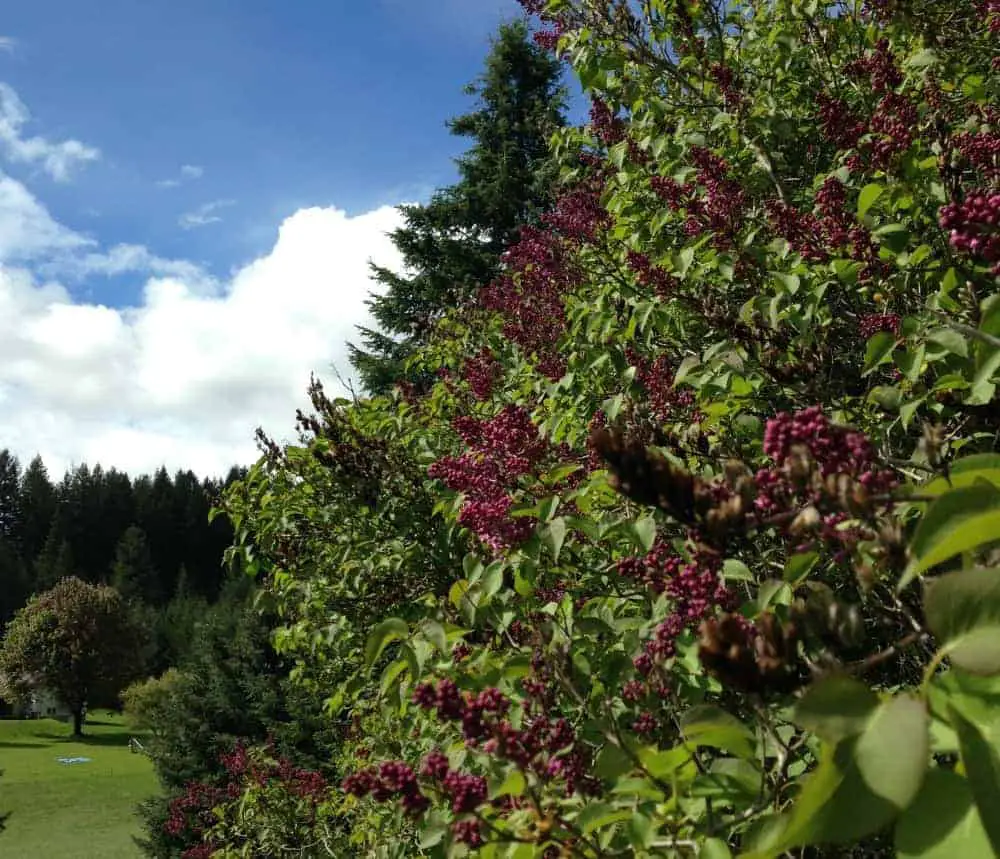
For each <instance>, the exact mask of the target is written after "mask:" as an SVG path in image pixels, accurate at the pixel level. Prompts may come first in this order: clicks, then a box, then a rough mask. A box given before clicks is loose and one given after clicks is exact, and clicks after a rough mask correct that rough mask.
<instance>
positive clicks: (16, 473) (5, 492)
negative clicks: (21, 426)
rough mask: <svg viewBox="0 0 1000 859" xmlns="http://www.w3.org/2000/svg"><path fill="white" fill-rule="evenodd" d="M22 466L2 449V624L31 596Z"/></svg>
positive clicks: (0, 486) (0, 458) (0, 619)
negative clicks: (25, 548)
mask: <svg viewBox="0 0 1000 859" xmlns="http://www.w3.org/2000/svg"><path fill="white" fill-rule="evenodd" d="M20 471H21V469H20V465H19V464H18V461H17V458H16V457H14V456H12V455H11V453H10V452H9V451H7V450H3V451H0V626H2V625H3V624H5V623H6V622H7V621H8V620H9V619H10V618H11V617H12V616H13V614H14V612H15V611H16V610H17V609H19V608H20V607H21V606H22V605H23V604H24V600H25V599H26V598H27V596H28V582H27V575H26V570H25V567H24V559H23V555H22V543H21V526H22V523H23V516H22V511H21V504H20Z"/></svg>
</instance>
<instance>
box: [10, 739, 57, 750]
mask: <svg viewBox="0 0 1000 859" xmlns="http://www.w3.org/2000/svg"><path fill="white" fill-rule="evenodd" d="M50 745H52V744H51V743H18V742H16V741H14V740H0V749H44V748H45V747H46V746H50Z"/></svg>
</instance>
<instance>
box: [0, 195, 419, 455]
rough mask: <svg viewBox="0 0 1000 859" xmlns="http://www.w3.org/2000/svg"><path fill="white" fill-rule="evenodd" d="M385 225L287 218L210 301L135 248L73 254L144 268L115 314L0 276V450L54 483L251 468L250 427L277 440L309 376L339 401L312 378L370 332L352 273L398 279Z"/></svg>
mask: <svg viewBox="0 0 1000 859" xmlns="http://www.w3.org/2000/svg"><path fill="white" fill-rule="evenodd" d="M0 187H2V186H0ZM43 211H44V210H43ZM399 225H400V217H399V213H398V212H397V211H396V210H395V209H394V208H392V207H388V206H386V207H382V208H379V209H376V210H375V211H371V212H368V213H365V214H361V215H357V216H353V217H349V216H348V215H346V214H345V213H344V212H343V211H340V210H338V209H334V208H310V209H302V210H300V211H298V212H296V213H295V214H294V215H292V216H291V217H289V218H287V219H286V220H285V221H284V223H283V224H282V225H281V227H280V229H279V231H278V237H277V241H276V242H275V244H274V246H273V248H272V250H271V251H270V252H269V253H268V254H266V255H265V256H262V257H261V258H259V259H257V260H255V261H254V262H252V263H250V264H249V265H247V266H245V267H243V268H242V269H240V270H239V271H237V272H236V273H235V274H234V275H233V277H232V278H231V279H230V280H229V281H228V282H226V283H225V284H213V285H211V288H208V287H206V283H205V281H204V279H203V277H202V276H201V274H200V272H199V271H198V269H197V267H194V266H192V267H191V268H190V269H189V270H185V269H184V265H190V264H184V263H181V262H177V261H167V260H159V259H158V258H157V257H155V256H153V255H152V254H150V253H149V251H147V250H146V249H144V248H135V247H132V246H118V247H117V248H112V249H111V250H110V251H107V252H105V253H100V252H98V251H97V250H96V249H89V250H88V249H86V248H85V249H84V250H83V251H82V252H79V253H77V254H76V258H78V259H80V260H83V262H82V263H81V265H82V266H84V267H86V266H88V265H89V266H90V268H91V270H98V269H101V268H102V267H103V270H104V271H105V272H107V273H112V272H116V271H124V270H130V271H131V270H136V269H140V268H143V267H145V268H147V269H151V270H154V271H155V270H157V267H159V276H156V277H153V278H150V279H149V280H148V281H147V283H146V286H145V290H144V292H143V295H142V298H141V301H139V302H138V303H137V306H134V307H131V308H126V309H121V308H111V307H105V306H101V305H97V304H87V303H83V302H79V301H74V299H73V298H72V296H71V295H70V294H69V293H68V292H67V291H66V290H65V289H64V288H63V287H61V286H59V285H57V284H53V283H46V282H43V281H40V280H39V279H38V277H37V276H32V275H31V274H29V273H28V272H27V271H25V270H24V269H20V268H14V267H7V268H3V267H0V446H8V447H10V448H11V449H12V450H14V451H15V452H16V453H17V454H18V456H20V457H21V458H22V459H25V460H27V459H30V457H31V456H33V455H34V454H35V453H36V452H39V453H41V454H42V456H43V457H44V458H45V461H46V462H47V463H48V464H49V467H50V469H51V470H53V471H54V472H55V473H61V471H62V470H63V469H64V468H66V467H67V466H68V465H70V464H72V463H79V462H84V461H86V462H90V463H91V464H93V463H96V462H100V463H101V464H103V465H105V466H112V465H113V466H117V467H118V468H122V469H126V470H128V471H130V472H133V473H137V472H143V471H146V472H148V471H151V470H153V469H154V468H156V467H158V466H159V465H160V464H166V465H167V467H168V468H170V469H174V468H192V469H193V470H195V471H196V472H198V473H201V474H221V473H224V472H225V470H226V469H228V467H229V466H230V465H231V464H233V463H237V462H241V463H248V462H251V461H253V460H254V459H255V458H256V456H257V452H256V449H255V447H254V443H253V430H254V428H255V427H256V426H257V425H262V426H263V427H264V428H265V430H267V431H268V432H270V433H273V434H275V435H276V436H277V437H279V438H290V437H292V435H293V432H292V430H293V428H294V415H295V409H296V407H298V406H301V405H303V404H304V402H305V388H306V386H307V384H308V380H309V374H310V372H313V371H316V372H317V373H318V374H319V375H320V377H321V378H324V380H325V381H326V382H327V383H328V386H329V388H330V392H331V394H333V393H340V392H341V391H340V389H339V387H338V385H337V384H336V381H335V378H334V377H333V374H332V372H330V371H329V370H328V368H329V367H331V365H333V366H336V367H337V368H338V369H339V370H341V372H347V371H349V369H350V368H349V364H348V360H347V349H346V342H347V341H348V340H354V339H356V332H355V329H354V326H355V325H357V324H366V323H369V324H370V319H369V316H368V312H367V308H366V307H365V306H364V301H365V299H366V297H367V295H368V292H369V291H370V290H371V289H372V283H371V281H370V279H369V272H368V266H367V262H368V260H369V259H375V260H377V261H378V262H380V263H381V264H383V265H388V266H390V267H392V268H396V269H399V268H401V261H400V259H399V255H398V253H397V252H396V250H395V248H394V247H393V245H392V243H391V241H390V239H389V238H388V235H387V234H388V233H389V232H390V231H391V230H393V229H394V228H396V227H397V226H399ZM56 226H57V227H58V225H56ZM0 235H2V234H0ZM71 235H72V234H71ZM88 260H89V262H87V261H88ZM168 269H170V270H168Z"/></svg>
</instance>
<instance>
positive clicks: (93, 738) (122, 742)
mask: <svg viewBox="0 0 1000 859" xmlns="http://www.w3.org/2000/svg"><path fill="white" fill-rule="evenodd" d="M83 730H84V733H83V736H82V737H74V736H72V735H69V734H53V733H39V734H35V736H36V737H38V738H39V739H42V740H45V741H47V743H48V744H49V745H51V744H53V743H74V744H78V745H82V746H119V747H125V746H127V745H128V739H129V737H130V736H131V734H129V732H128V731H114V732H112V733H105V734H88V733H87V729H86V728H84V729H83Z"/></svg>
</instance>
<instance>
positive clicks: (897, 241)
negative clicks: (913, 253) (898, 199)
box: [872, 224, 910, 254]
mask: <svg viewBox="0 0 1000 859" xmlns="http://www.w3.org/2000/svg"><path fill="white" fill-rule="evenodd" d="M872 235H873V236H875V237H876V238H877V239H878V240H879V244H881V245H882V246H883V247H886V248H888V249H889V250H891V251H892V252H893V253H897V254H898V253H899V252H900V251H902V250H903V249H904V248H905V247H906V246H907V244H909V241H910V233H909V230H907V229H906V227H904V226H903V225H902V224H886V225H885V226H884V227H879V228H878V229H877V230H875V231H874V232H873V233H872Z"/></svg>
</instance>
